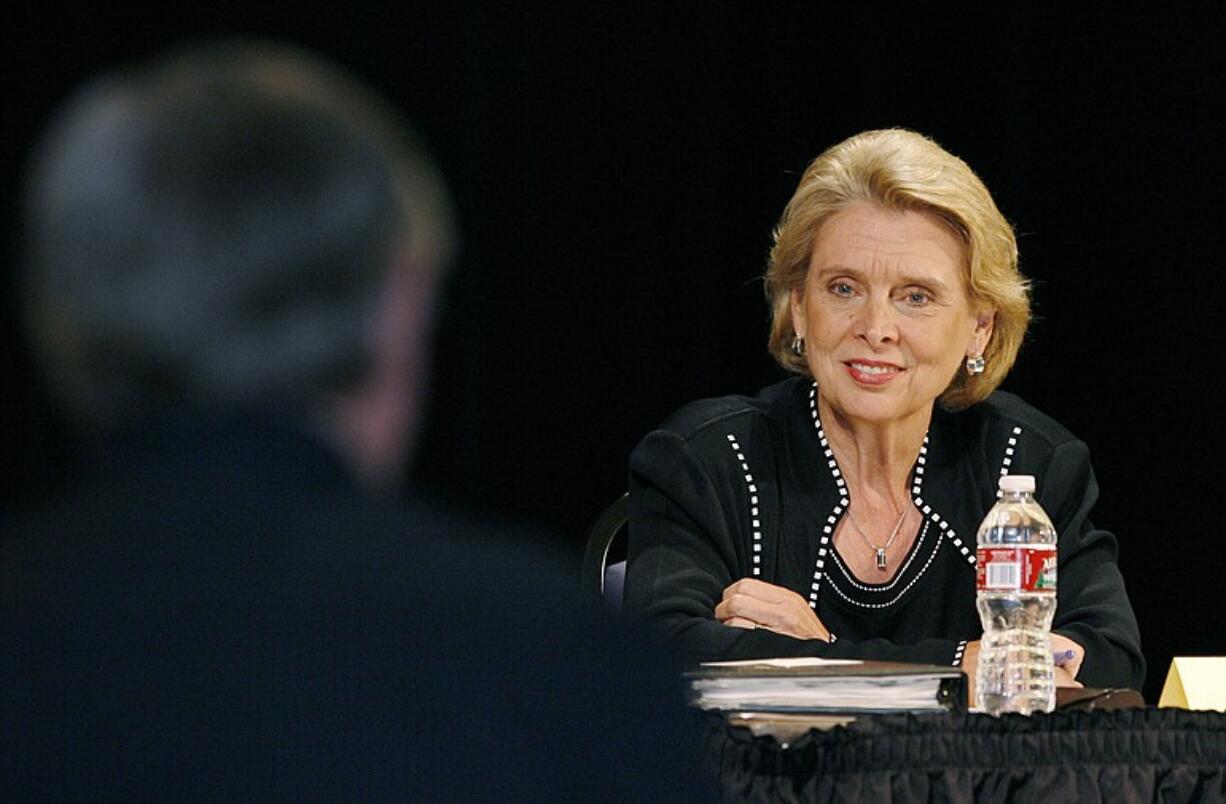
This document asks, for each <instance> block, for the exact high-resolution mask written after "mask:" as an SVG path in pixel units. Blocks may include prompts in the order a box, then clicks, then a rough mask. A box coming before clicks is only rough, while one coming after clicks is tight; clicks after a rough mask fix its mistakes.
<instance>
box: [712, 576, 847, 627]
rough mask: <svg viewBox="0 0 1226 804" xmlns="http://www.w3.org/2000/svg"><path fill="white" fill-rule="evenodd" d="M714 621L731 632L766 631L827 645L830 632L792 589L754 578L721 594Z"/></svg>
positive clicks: (735, 584)
mask: <svg viewBox="0 0 1226 804" xmlns="http://www.w3.org/2000/svg"><path fill="white" fill-rule="evenodd" d="M715 619H717V620H719V621H720V622H721V623H723V624H724V625H730V626H732V627H733V628H751V629H752V628H767V629H769V630H771V631H774V632H775V633H778V634H783V635H785V636H790V637H796V638H797V639H820V640H823V641H825V642H829V641H830V630H829V629H828V628H826V626H825V625H823V624H822V621H821V619H819V618H818V616H817V612H815V611H814V610H813V609H812V608H811V607H810V606H809V603H808V601H806V600H805V599H804V598H803V597H801V596H800V595H798V594H796V593H795V592H793V591H792V590H791V589H786V588H784V587H782V586H775V585H774V584H771V583H767V582H766V581H759V580H757V579H755V578H742V579H741V580H739V581H736V582H735V583H733V584H731V585H730V586H729V587H728V588H727V589H725V590H724V595H723V598H722V599H721V600H720V601H719V604H718V605H716V607H715Z"/></svg>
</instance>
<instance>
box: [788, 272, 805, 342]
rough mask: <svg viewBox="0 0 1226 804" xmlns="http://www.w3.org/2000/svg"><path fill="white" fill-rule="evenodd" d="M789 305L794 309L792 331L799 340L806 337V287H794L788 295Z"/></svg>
mask: <svg viewBox="0 0 1226 804" xmlns="http://www.w3.org/2000/svg"><path fill="white" fill-rule="evenodd" d="M788 304H789V305H790V306H791V308H792V330H793V331H794V332H795V333H796V336H797V337H798V338H803V337H804V336H805V286H804V285H800V286H799V287H794V288H792V290H791V291H790V292H789V293H788Z"/></svg>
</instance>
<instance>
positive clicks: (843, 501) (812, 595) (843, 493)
mask: <svg viewBox="0 0 1226 804" xmlns="http://www.w3.org/2000/svg"><path fill="white" fill-rule="evenodd" d="M809 414H810V415H811V416H812V417H813V427H814V428H815V429H816V430H817V439H818V441H819V442H820V443H821V445H822V451H823V452H824V453H825V455H826V463H827V465H829V467H830V474H831V475H832V476H833V477H834V483H835V485H836V486H838V488H839V501H838V502H837V503H836V504H835V506H834V510H833V511H831V512H830V516H828V517H826V524H824V525H822V535H821V538H820V539H819V540H818V543H817V566H816V567H815V568H814V570H813V583H812V584H811V585H810V587H809V608H811V609H813V610H814V611H816V610H817V593H818V592H819V591H821V588H822V575H823V574H825V567H826V555H827V553H829V552H830V542H831V540H832V539H833V538H834V526H835V524H836V523H837V522H838V521H839V516H840V515H841V514H842V513H843V512H844V511H846V510H847V507H848V506H849V505H851V498H849V497H848V496H847V482H846V481H845V480H843V473H842V472H840V471H839V462H838V461H836V460H835V459H834V453H833V452H832V451H831V450H830V442H829V441H827V440H826V432H825V431H824V430H823V429H822V423H821V420H820V419H818V417H817V383H813V385H812V386H811V387H810V388H809Z"/></svg>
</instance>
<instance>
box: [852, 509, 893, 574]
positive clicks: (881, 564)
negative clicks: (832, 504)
mask: <svg viewBox="0 0 1226 804" xmlns="http://www.w3.org/2000/svg"><path fill="white" fill-rule="evenodd" d="M847 517H848V518H849V519H850V520H851V525H852V527H853V528H855V529H856V533H859V534H860V538H861V539H863V540H864V543H865V544H867V545H868V547H869V549H870V550H872V551H873V552H874V553H875V554H876V556H877V569H880V570H883V569H885V551H886V550H889V549H890V545H892V544H893V543H894V540H895V539H896V538H898V531H899V530H900V529H901V528H902V523H903V520H904V519H906V518H907V506H905V505H904V506H903V507H902V513H901V514H899V516H898V521H897V522H895V523H894V530H892V531H890V538H888V539H886V542H885V544H884V545H882V546H880V547H878V546H877V545H875V544H873V543H872V541H870V540H869V538H868V534H866V533H865V532H864V528H862V527H860V523H859V522H857V521H856V515H855V514H853V513H852V512H851V506H848V507H847Z"/></svg>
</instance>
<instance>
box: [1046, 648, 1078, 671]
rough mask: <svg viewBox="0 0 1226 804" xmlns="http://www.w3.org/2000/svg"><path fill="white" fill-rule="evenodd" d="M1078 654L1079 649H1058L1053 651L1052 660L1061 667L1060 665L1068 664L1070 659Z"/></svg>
mask: <svg viewBox="0 0 1226 804" xmlns="http://www.w3.org/2000/svg"><path fill="white" fill-rule="evenodd" d="M1076 655H1077V651H1075V650H1072V649H1069V650H1057V651H1052V654H1051V660H1052V663H1053V664H1055V665H1056V666H1057V667H1059V666H1060V665H1063V664H1067V663H1068V661H1069V660H1070V659H1072V658H1073V657H1074V656H1076Z"/></svg>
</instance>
